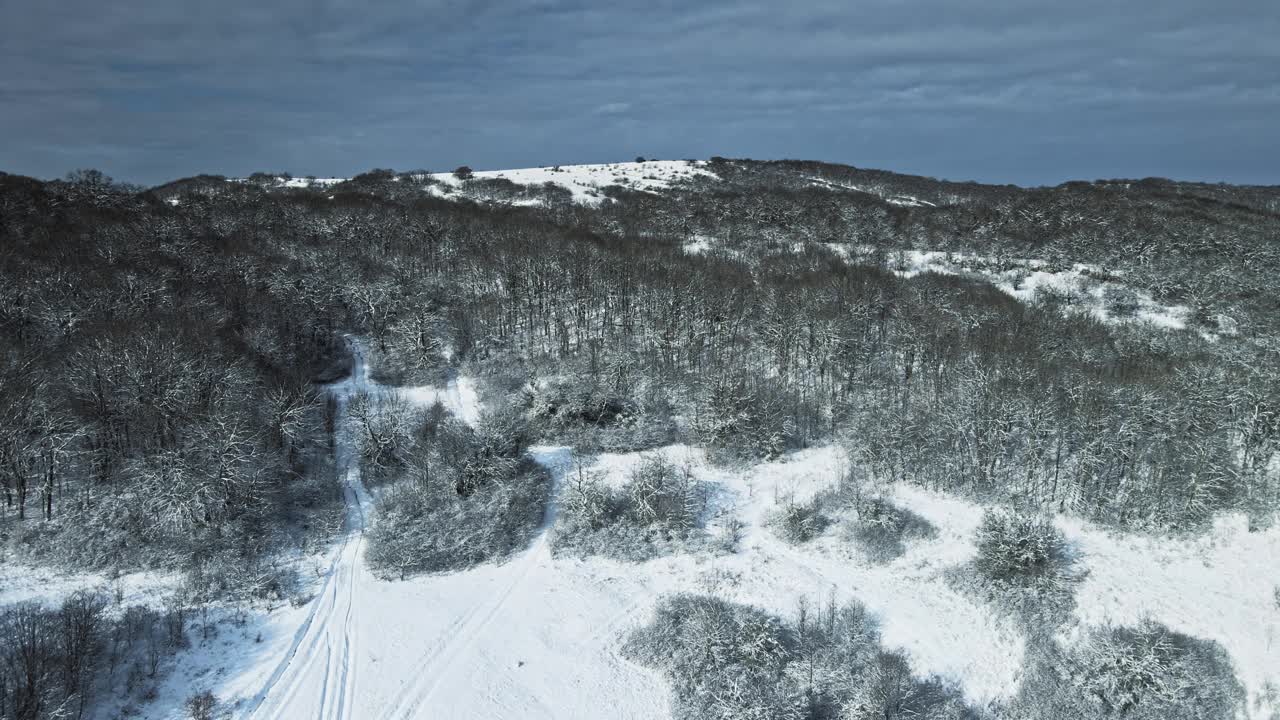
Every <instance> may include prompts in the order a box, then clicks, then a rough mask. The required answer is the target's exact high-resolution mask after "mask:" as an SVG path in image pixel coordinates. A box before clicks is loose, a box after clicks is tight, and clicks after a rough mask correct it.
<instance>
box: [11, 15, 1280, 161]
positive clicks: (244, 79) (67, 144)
mask: <svg viewBox="0 0 1280 720" xmlns="http://www.w3.org/2000/svg"><path fill="white" fill-rule="evenodd" d="M1277 38H1280V2H1277V1H1276V0H1161V2H1158V3H1156V2H1120V1H1117V0H1069V1H1064V0H1057V1H1056V2H1040V1H1039V0H1017V1H1015V0H913V1H908V0H869V1H867V0H857V1H855V0H813V1H805V0H742V1H739V2H722V1H719V0H712V1H709V2H700V1H699V0H684V1H683V2H663V1H662V0H648V1H645V2H583V1H578V0H569V1H561V0H510V1H509V2H492V1H480V2H468V1H451V0H425V1H410V0H380V1H379V2H372V3H366V2H351V1H348V0H219V1H218V2H209V1H208V0H112V1H111V2H103V0H50V1H48V2H41V1H40V0H0V68H3V71H0V137H3V138H4V141H3V143H0V170H3V171H5V172H11V173H21V174H25V175H33V176H36V177H42V178H52V177H60V176H62V175H64V174H65V173H67V172H68V171H70V170H73V169H75V168H82V167H95V168H99V169H101V170H103V171H104V172H106V173H108V174H110V175H112V176H114V177H116V178H117V179H120V180H125V181H129V182H137V183H143V184H157V183H161V182H165V181H167V180H172V179H176V178H180V177H187V176H191V175H195V174H199V173H213V174H221V175H228V176H243V175H247V174H249V173H251V172H254V171H287V172H291V173H292V174H294V175H297V176H303V175H317V176H322V177H346V176H350V175H352V174H355V173H357V172H361V171H363V170H368V169H371V168H394V169H397V170H411V169H424V168H425V169H429V170H451V169H453V168H454V167H457V166H458V165H462V164H466V165H470V166H471V167H473V168H475V169H496V168H514V167H530V166H540V165H554V164H573V163H588V162H616V161H622V160H630V159H632V158H634V157H636V156H637V155H644V156H646V157H653V158H663V159H666V158H706V157H710V156H712V155H720V156H725V157H750V158H759V159H779V158H796V159H811V160H825V161H829V162H840V163H848V164H851V165H855V166H858V167H868V168H882V169H887V170H894V171H898V172H907V173H914V174H922V175H930V176H934V177H940V178H947V179H953V180H979V181H984V182H996V183H1017V184H1022V185H1040V184H1056V183H1058V182H1062V181H1065V180H1070V179H1083V180H1092V179H1097V178H1117V177H1125V178H1136V177H1147V176H1162V177H1171V178H1177V179H1187V180H1207V181H1224V182H1235V183H1255V184H1280V40H1277Z"/></svg>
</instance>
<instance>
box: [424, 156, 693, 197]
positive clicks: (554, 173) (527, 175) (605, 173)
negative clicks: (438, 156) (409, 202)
mask: <svg viewBox="0 0 1280 720" xmlns="http://www.w3.org/2000/svg"><path fill="white" fill-rule="evenodd" d="M706 165H707V163H706V162H705V161H701V160H698V161H688V160H648V161H645V162H627V163H605V164H601V165H558V166H555V167H541V168H520V169H514V170H477V171H475V172H474V173H473V174H472V177H474V178H475V179H477V180H489V179H504V180H510V181H511V182H513V183H515V184H517V185H534V186H537V185H544V184H546V183H551V184H552V185H556V186H558V187H562V188H565V189H566V190H568V191H570V192H571V193H573V200H574V202H578V203H584V204H588V205H598V204H600V203H601V202H602V201H603V200H604V195H603V194H602V193H601V190H602V189H604V188H606V187H608V186H610V185H621V186H623V187H625V188H628V189H630V190H641V191H644V192H655V191H661V190H666V189H668V188H670V187H671V186H672V185H674V184H676V183H679V182H683V181H687V180H690V179H692V178H695V177H706V178H711V179H715V178H716V175H715V173H712V172H711V171H710V170H707V169H706ZM431 177H432V178H433V179H435V180H436V181H438V182H440V183H442V184H443V186H445V187H447V188H449V191H448V192H442V188H441V187H440V186H437V185H432V186H429V189H430V191H431V192H433V193H436V194H439V195H441V196H442V197H449V195H450V194H452V193H453V192H463V193H464V194H465V191H466V183H465V181H463V180H461V179H459V178H458V177H457V176H456V175H454V174H453V173H433V174H432V176H431Z"/></svg>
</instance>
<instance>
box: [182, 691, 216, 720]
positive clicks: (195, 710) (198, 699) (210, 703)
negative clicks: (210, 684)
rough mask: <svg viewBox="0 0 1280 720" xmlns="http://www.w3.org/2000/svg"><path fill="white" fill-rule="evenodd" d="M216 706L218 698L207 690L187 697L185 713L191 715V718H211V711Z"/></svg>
mask: <svg viewBox="0 0 1280 720" xmlns="http://www.w3.org/2000/svg"><path fill="white" fill-rule="evenodd" d="M217 707H218V699H217V698H216V697H214V696H213V693H211V692H209V691H208V690H205V691H204V692H199V693H196V694H195V695H192V696H191V697H189V698H187V713H188V714H190V715H191V720H212V718H213V711H214V710H215V709H217Z"/></svg>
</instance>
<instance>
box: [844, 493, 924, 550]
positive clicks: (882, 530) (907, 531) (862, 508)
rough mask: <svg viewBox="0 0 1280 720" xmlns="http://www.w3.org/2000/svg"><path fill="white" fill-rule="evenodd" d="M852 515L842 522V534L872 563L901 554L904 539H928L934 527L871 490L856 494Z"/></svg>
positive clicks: (904, 547) (903, 548) (903, 547)
mask: <svg viewBox="0 0 1280 720" xmlns="http://www.w3.org/2000/svg"><path fill="white" fill-rule="evenodd" d="M852 504H853V511H854V514H853V517H851V518H849V519H848V520H847V521H846V525H845V528H846V533H847V534H848V536H849V537H850V538H851V539H852V540H853V541H854V543H855V544H857V545H858V547H859V548H861V549H862V550H863V552H865V553H866V554H867V556H868V557H869V558H871V559H872V560H874V561H876V562H886V561H889V560H892V559H894V558H896V557H899V556H900V555H902V553H903V552H904V551H905V550H906V545H905V543H906V541H908V540H913V539H919V538H930V537H933V536H934V535H936V534H937V532H938V531H937V528H935V527H934V526H933V525H931V524H930V523H929V521H928V520H925V519H924V518H922V517H920V516H919V515H917V514H916V513H913V512H911V511H910V510H908V509H907V508H905V507H902V506H900V505H897V504H895V503H893V502H892V501H890V500H889V499H887V498H886V497H884V496H883V495H879V494H875V493H859V494H858V495H857V496H856V497H855V498H854V499H853V503H852Z"/></svg>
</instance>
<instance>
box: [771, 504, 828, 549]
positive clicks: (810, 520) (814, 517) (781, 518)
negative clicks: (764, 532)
mask: <svg viewBox="0 0 1280 720" xmlns="http://www.w3.org/2000/svg"><path fill="white" fill-rule="evenodd" d="M767 522H768V524H769V525H770V526H772V527H773V528H774V530H775V531H776V532H777V533H778V535H780V536H781V537H782V539H783V540H785V541H787V542H788V543H790V544H792V545H798V544H800V543H805V542H808V541H810V540H812V539H813V538H815V537H817V536H819V535H821V534H822V531H823V530H826V529H827V526H829V525H830V524H831V519H830V518H828V517H827V516H826V515H825V514H823V512H822V505H821V502H820V501H819V500H818V499H816V498H815V499H813V500H810V501H809V502H804V503H797V502H787V503H786V504H784V505H783V506H782V508H781V509H779V510H777V511H776V512H774V513H773V514H772V515H771V516H770V517H769V519H768V521H767Z"/></svg>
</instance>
